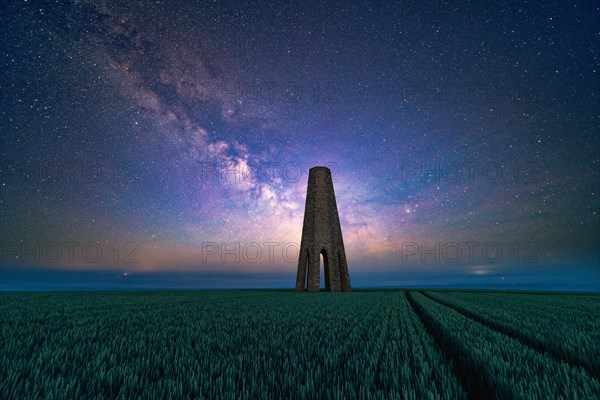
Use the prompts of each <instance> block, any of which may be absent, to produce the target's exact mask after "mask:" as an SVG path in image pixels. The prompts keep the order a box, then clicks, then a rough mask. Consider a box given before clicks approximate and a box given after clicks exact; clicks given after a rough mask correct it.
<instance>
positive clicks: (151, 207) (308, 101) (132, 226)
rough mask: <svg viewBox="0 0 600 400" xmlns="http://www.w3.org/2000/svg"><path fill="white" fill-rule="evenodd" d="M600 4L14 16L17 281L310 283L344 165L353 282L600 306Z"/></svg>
mask: <svg viewBox="0 0 600 400" xmlns="http://www.w3.org/2000/svg"><path fill="white" fill-rule="evenodd" d="M598 13H599V9H598V7H597V5H596V4H594V3H593V2H578V1H576V2H569V3H565V2H561V1H550V2H528V3H522V2H517V1H514V2H512V1H509V2H503V3H501V4H492V3H489V2H471V1H453V0H451V1H441V0H439V1H438V0H436V1H425V2H421V1H413V0H407V1H400V2H367V1H357V2H321V1H315V2H311V3H310V4H303V3H284V2H282V3H279V2H260V1H250V2H225V3H221V2H199V3H193V2H187V1H174V2H161V1H154V2H140V3H135V2H131V1H124V0H117V1H114V2H108V3H107V2H104V1H95V0H85V1H60V2H54V3H48V2H43V1H37V0H36V1H18V2H16V1H15V2H11V3H10V4H7V5H6V6H5V7H4V8H3V12H2V14H1V15H0V22H1V23H0V43H1V46H0V48H1V50H2V53H1V54H2V59H3V65H4V66H5V67H4V68H2V69H1V70H0V86H1V87H2V94H1V95H0V96H1V101H2V103H1V105H2V107H0V127H1V129H0V144H1V146H0V148H1V150H0V152H1V153H0V185H1V186H0V290H13V289H24V290H25V289H27V288H29V289H32V288H33V289H35V288H43V287H46V288H55V289H56V288H89V289H92V288H107V287H114V288H128V287H129V288H136V287H150V286H152V285H158V286H157V287H165V288H169V287H188V286H193V287H200V288H210V287H219V288H221V287H232V288H234V287H292V283H293V280H294V276H295V271H296V263H295V261H296V260H297V248H298V246H299V243H300V239H301V237H300V236H301V230H302V220H303V211H304V201H305V196H306V184H307V174H308V170H309V169H310V168H311V167H312V166H315V165H326V166H328V167H329V168H330V169H331V170H332V173H333V179H334V187H335V192H336V197H337V203H338V208H339V214H340V220H341V225H342V231H343V235H344V243H345V247H346V252H347V257H348V262H349V270H350V276H351V282H352V284H353V286H356V287H370V286H388V285H392V286H394V285H397V286H400V287H404V286H411V285H413V284H414V286H440V285H441V286H444V285H446V286H455V287H463V286H466V287H492V286H497V287H499V288H505V287H506V286H515V287H516V288H522V289H531V288H535V287H539V288H540V289H549V290H554V289H564V290H586V291H600V197H599V196H600V133H599V129H598V126H599V125H598V116H599V115H600V113H599V111H600V102H599V100H598V93H599V89H600V79H599V78H598V72H599V70H598V69H599V68H600V62H599V61H600V58H599V46H598V29H597V28H598V26H597V18H598ZM124 272H126V273H127V274H128V275H127V276H126V277H124V276H123V275H122V274H123V273H124ZM157 276H159V277H161V278H160V279H159V278H156V277H157ZM115 277H116V278H115ZM503 278H504V279H503ZM513 283H514V285H513Z"/></svg>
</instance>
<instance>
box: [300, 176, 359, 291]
mask: <svg viewBox="0 0 600 400" xmlns="http://www.w3.org/2000/svg"><path fill="white" fill-rule="evenodd" d="M321 254H322V255H323V264H324V270H325V271H324V272H325V290H327V291H328V292H350V291H351V287H350V276H349V274H348V264H347V263H346V252H345V251H344V240H343V239H342V228H341V226H340V218H339V216H338V211H337V204H336V202H335V193H334V191H333V181H332V179H331V171H330V170H329V168H326V167H314V168H311V169H310V172H309V174H308V190H307V191H306V205H305V208H304V226H303V227H302V242H301V243H300V254H299V256H298V275H297V277H296V291H297V292H303V291H304V290H306V289H308V291H309V292H318V291H319V290H320V282H319V278H320V271H319V268H320V267H319V264H320V255H321ZM307 277H308V279H307Z"/></svg>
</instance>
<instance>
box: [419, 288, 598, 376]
mask: <svg viewBox="0 0 600 400" xmlns="http://www.w3.org/2000/svg"><path fill="white" fill-rule="evenodd" d="M418 292H419V293H420V294H422V295H423V296H425V297H426V298H428V299H429V300H431V301H434V302H436V303H438V304H441V305H443V306H444V307H448V308H450V309H452V310H454V311H456V312H457V313H459V314H461V315H463V316H464V317H467V318H469V319H471V320H473V321H475V322H478V323H480V324H482V325H484V326H486V327H487V328H490V329H492V330H494V331H496V332H498V333H501V334H503V335H506V336H508V337H510V338H512V339H515V340H517V341H519V342H520V343H521V344H523V345H525V346H527V347H529V348H531V349H533V350H535V351H536V352H538V353H541V354H546V355H548V356H549V357H550V358H552V359H553V360H555V361H557V362H559V363H560V362H564V363H566V364H569V365H570V366H571V367H576V368H581V369H583V370H584V371H585V372H586V373H588V374H589V375H590V376H591V377H596V378H598V377H599V374H598V372H597V371H596V372H595V371H594V370H593V369H592V368H590V366H589V365H587V364H586V363H584V362H582V361H580V360H578V359H577V358H575V357H568V356H565V354H564V353H562V352H560V351H558V350H554V349H552V348H549V347H548V346H547V345H546V344H545V343H543V342H540V341H537V340H534V339H531V338H530V337H528V336H526V335H524V334H522V333H520V332H519V331H517V330H515V329H511V328H508V327H506V326H504V325H502V324H500V323H496V322H493V321H490V320H487V319H485V318H482V317H481V316H479V315H477V314H476V313H474V312H472V311H469V310H467V309H465V308H463V307H460V306H457V305H454V304H451V303H448V302H446V301H444V300H440V299H437V298H435V297H433V296H431V295H429V294H428V293H426V292H425V291H423V290H419V291H418Z"/></svg>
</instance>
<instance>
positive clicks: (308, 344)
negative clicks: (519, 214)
mask: <svg viewBox="0 0 600 400" xmlns="http://www.w3.org/2000/svg"><path fill="white" fill-rule="evenodd" d="M0 329H1V341H0V398H2V399H20V398H39V399H53V398H119V399H130V398H146V399H159V398H165V399H167V398H169V399H170V398H206V399H278V398H281V399H295V398H314V399H327V398H332V399H334V398H335V399H339V398H347V399H442V398H443V399H460V398H510V399H551V398H564V399H593V398H598V397H599V396H600V383H599V375H600V296H598V295H594V294H551V293H507V292H484V291H458V290H454V291H437V290H436V291H430V290H425V291H419V290H410V291H403V290H396V291H394V290H389V291H375V290H373V291H355V292H353V293H294V292H291V291H267V290H265V291H250V290H249V291H157V292H144V291H140V292H85V293H84V292H71V293H68V292H65V293H60V292H51V293H8V292H3V293H0Z"/></svg>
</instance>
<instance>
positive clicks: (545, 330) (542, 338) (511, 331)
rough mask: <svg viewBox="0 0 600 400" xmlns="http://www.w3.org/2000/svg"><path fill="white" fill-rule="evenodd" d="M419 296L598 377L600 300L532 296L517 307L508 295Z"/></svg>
mask: <svg viewBox="0 0 600 400" xmlns="http://www.w3.org/2000/svg"><path fill="white" fill-rule="evenodd" d="M423 294H424V295H425V296H427V297H429V298H431V299H433V300H435V301H438V302H441V303H442V304H444V305H446V306H449V307H451V308H453V309H454V310H456V311H458V312H460V313H462V314H463V315H466V316H468V317H470V318H473V319H475V320H476V321H478V322H480V323H482V324H484V325H486V326H488V327H490V328H492V329H496V330H498V331H500V332H502V333H505V334H507V335H509V336H512V337H514V338H516V339H518V340H520V341H521V342H522V343H524V344H526V345H528V346H531V347H532V348H534V349H535V350H537V351H540V352H544V353H547V354H548V355H550V356H551V357H553V358H555V359H557V360H563V361H565V362H568V363H570V364H572V365H575V366H579V367H582V368H585V369H586V370H587V371H588V373H590V375H592V376H595V377H599V376H600V346H598V343H599V342H600V297H596V298H594V297H586V298H581V297H579V298H578V297H574V296H573V297H571V298H564V297H563V298H560V297H558V299H556V296H555V297H554V298H552V297H544V295H537V297H535V296H536V295H530V296H529V298H528V299H527V300H526V301H524V300H523V298H522V297H520V299H521V300H520V301H515V300H518V298H517V299H516V298H515V296H514V295H513V296H511V295H507V294H504V295H502V294H474V293H461V292H435V291H426V292H423ZM523 296H525V297H526V298H527V297H528V296H527V295H523ZM532 296H534V297H532ZM592 305H595V307H594V306H592ZM590 306H591V307H590ZM582 310H584V311H583V312H582Z"/></svg>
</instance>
